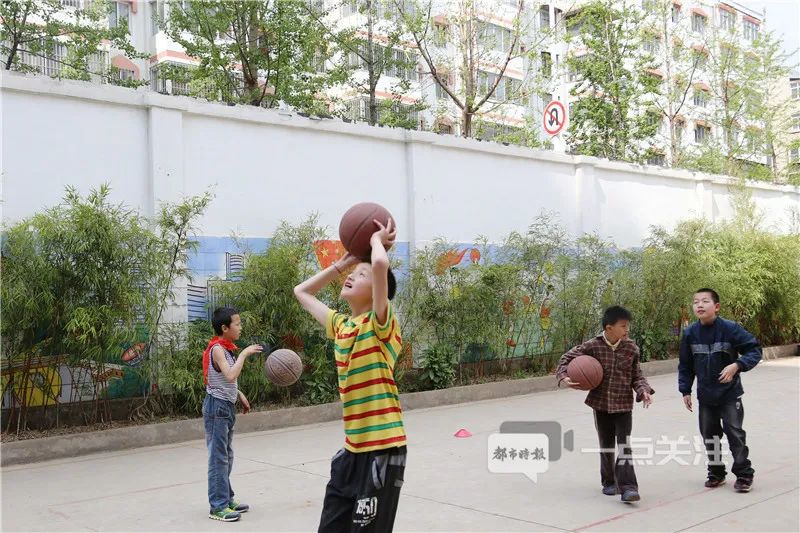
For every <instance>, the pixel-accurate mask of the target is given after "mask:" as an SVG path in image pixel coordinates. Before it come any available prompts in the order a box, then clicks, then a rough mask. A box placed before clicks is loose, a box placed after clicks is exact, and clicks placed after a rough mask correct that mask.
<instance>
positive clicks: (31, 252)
mask: <svg viewBox="0 0 800 533" xmlns="http://www.w3.org/2000/svg"><path fill="white" fill-rule="evenodd" d="M109 195H110V189H109V187H108V186H102V187H100V188H99V189H98V190H94V191H92V192H90V193H89V194H88V195H87V196H86V197H82V196H80V195H79V194H78V192H77V191H76V190H75V189H73V188H68V189H67V192H66V195H65V198H64V202H63V203H62V204H60V205H58V206H55V207H52V208H49V209H47V210H45V211H43V212H41V213H37V214H36V215H34V216H32V217H30V218H28V219H26V220H22V221H20V222H18V223H16V224H14V225H12V226H10V227H8V228H7V231H6V232H5V236H4V242H3V250H2V253H3V256H2V261H3V284H2V302H3V321H2V325H1V326H2V329H1V330H0V333H2V353H3V362H4V366H5V365H6V364H9V365H10V366H12V367H14V368H16V369H18V372H17V376H16V377H15V382H16V383H19V384H22V391H21V393H20V394H18V398H20V399H21V404H22V405H21V407H22V411H21V415H22V416H21V419H22V421H21V425H19V424H18V429H22V428H23V427H24V424H25V420H24V417H25V414H24V413H25V412H26V408H27V406H28V401H27V400H28V398H29V395H30V391H26V390H25V389H26V387H27V386H28V384H29V383H31V380H30V379H29V376H30V372H31V368H32V367H34V368H35V367H36V366H50V368H53V367H55V368H58V367H59V366H61V365H62V364H64V365H66V366H67V367H74V366H88V367H90V368H92V369H93V372H96V373H97V374H98V375H102V374H103V373H104V372H105V370H106V368H107V367H106V365H107V363H108V362H109V360H110V358H113V357H116V356H117V354H120V353H121V352H122V350H123V347H124V346H125V345H127V344H136V343H145V342H147V341H148V339H147V338H143V337H150V338H154V337H155V336H156V329H157V328H158V323H159V321H160V317H161V312H162V310H163V309H164V306H165V305H167V304H168V303H169V302H170V301H171V300H172V286H171V283H172V282H173V281H174V280H175V278H176V276H179V275H182V274H184V273H185V272H186V271H185V267H183V266H181V265H182V263H184V262H185V258H186V253H187V250H189V249H190V248H191V242H190V241H189V240H188V238H187V235H188V230H189V228H191V223H192V221H193V220H195V219H196V218H197V217H198V216H200V214H201V213H202V212H203V210H204V209H205V206H206V205H207V203H208V201H209V198H208V197H207V196H205V197H201V198H199V199H189V200H187V201H186V202H185V203H183V204H178V205H170V206H165V207H164V209H163V210H162V212H161V214H160V217H159V219H158V224H157V229H158V230H159V233H158V234H156V232H154V231H153V229H152V226H151V222H150V221H149V220H147V219H145V218H144V217H143V216H142V215H141V214H140V213H138V212H136V211H134V210H132V209H130V208H129V207H127V206H125V205H121V204H113V203H111V202H110V201H109ZM146 355H147V353H145V356H146ZM56 374H57V372H56ZM42 385H45V386H44V388H43V389H42V390H44V391H47V390H50V389H52V387H51V386H50V385H49V384H42ZM78 388H79V387H77V386H76V387H74V388H73V394H77V393H76V391H77V390H78ZM101 393H102V391H100V390H95V391H94V395H93V399H94V400H96V401H97V402H99V400H101V399H104V398H103V397H102V394H101ZM59 395H60V392H59ZM57 398H58V395H56V396H55V397H50V398H48V400H46V401H45V402H44V405H45V406H47V405H53V404H57V403H58V402H57ZM72 399H73V400H80V399H82V398H81V397H80V396H78V397H73V398H72ZM97 407H98V410H99V408H100V405H99V403H98V405H97ZM100 414H102V415H103V416H104V418H105V417H108V416H109V412H108V411H107V410H106V412H105V413H100Z"/></svg>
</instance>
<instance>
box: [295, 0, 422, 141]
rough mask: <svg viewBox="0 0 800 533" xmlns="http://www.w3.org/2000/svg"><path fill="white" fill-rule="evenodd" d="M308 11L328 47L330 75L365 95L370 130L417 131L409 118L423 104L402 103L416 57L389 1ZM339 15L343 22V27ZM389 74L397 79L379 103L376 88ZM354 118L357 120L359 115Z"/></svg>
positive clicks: (351, 0) (354, 0) (364, 0)
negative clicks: (395, 128) (377, 127)
mask: <svg viewBox="0 0 800 533" xmlns="http://www.w3.org/2000/svg"><path fill="white" fill-rule="evenodd" d="M308 9H309V12H310V13H311V15H312V17H314V18H315V20H316V21H317V23H318V24H319V25H320V27H321V28H322V30H323V32H324V34H325V37H326V39H327V40H328V41H329V42H330V44H331V46H330V48H329V50H330V54H329V56H330V57H331V59H332V64H333V67H332V72H336V73H337V77H339V78H343V81H344V83H343V85H344V86H345V87H348V88H349V89H350V90H351V91H354V92H355V93H356V94H359V95H365V96H366V113H365V114H364V119H365V120H366V121H367V122H368V123H369V124H371V125H373V126H374V125H377V124H379V123H380V124H386V125H390V126H398V127H405V128H416V127H417V126H418V124H417V121H416V120H413V118H412V117H413V115H414V114H415V112H418V111H420V110H421V109H422V108H423V106H422V105H421V103H420V102H418V103H416V104H411V105H406V104H403V103H402V101H403V97H404V96H405V95H406V94H407V93H408V91H409V90H410V89H411V84H412V82H415V81H416V80H417V61H418V58H417V54H416V53H414V52H413V51H412V50H409V49H408V46H407V44H406V43H404V42H403V39H402V30H401V26H400V24H398V21H399V13H398V12H397V10H396V9H395V6H394V3H393V1H392V0H341V1H340V2H337V3H335V4H330V5H329V7H328V9H327V10H324V9H320V8H319V7H318V6H317V5H315V4H314V3H310V4H309V5H308ZM334 13H339V14H341V15H342V16H341V17H340V16H335V15H334ZM343 17H344V18H347V20H346V22H344V24H343V23H342V18H343ZM387 76H393V77H395V78H398V79H399V81H398V82H397V83H395V84H393V85H392V86H391V87H389V92H390V93H391V96H390V97H388V98H383V99H382V98H379V95H378V86H379V83H380V82H381V80H382V79H384V78H385V77H387ZM351 91H348V93H350V92H351ZM345 97H346V98H347V97H349V94H347V95H345ZM356 103H358V100H356ZM354 115H355V118H360V117H361V114H360V113H354ZM346 118H353V117H352V116H347V117H346Z"/></svg>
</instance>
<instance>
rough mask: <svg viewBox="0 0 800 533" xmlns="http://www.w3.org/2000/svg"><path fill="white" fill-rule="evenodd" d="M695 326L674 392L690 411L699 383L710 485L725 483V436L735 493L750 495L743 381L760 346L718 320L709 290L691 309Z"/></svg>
mask: <svg viewBox="0 0 800 533" xmlns="http://www.w3.org/2000/svg"><path fill="white" fill-rule="evenodd" d="M692 307H693V309H694V314H695V316H696V317H697V318H698V321H697V322H695V323H693V324H692V325H690V326H689V327H687V328H686V329H685V330H684V332H683V338H682V339H681V355H680V362H679V364H678V389H679V390H680V392H681V394H683V403H684V404H685V405H686V408H687V409H688V410H689V411H691V410H692V383H693V382H694V378H695V376H696V377H697V401H698V403H699V404H700V405H699V411H700V433H701V434H702V435H703V440H704V441H705V444H706V450H707V452H708V480H707V481H706V487H709V488H713V487H718V486H720V485H722V484H723V483H724V482H725V475H726V474H725V463H724V462H723V461H722V457H721V455H722V452H721V447H720V439H721V438H722V435H723V433H724V434H725V435H726V436H727V437H728V444H729V446H730V449H731V455H732V456H733V466H732V467H731V472H733V475H735V476H736V484H735V485H734V487H733V488H734V489H735V490H736V491H738V492H749V491H750V489H751V487H752V485H753V473H754V472H755V471H754V470H753V467H752V466H751V464H750V460H749V459H748V458H747V455H748V453H749V450H748V449H747V444H746V443H745V431H744V429H742V420H743V419H744V406H743V405H742V395H743V394H744V389H743V388H742V379H741V376H740V375H739V373H740V372H747V371H748V370H750V369H751V368H753V367H754V366H756V365H757V364H758V362H759V361H760V360H761V346H760V345H759V343H758V341H757V340H756V338H755V337H754V336H753V335H752V334H751V333H750V332H748V331H747V330H746V329H744V328H743V327H742V326H740V325H739V324H737V323H736V322H733V321H732V320H725V319H724V318H720V317H718V316H717V313H719V308H720V305H719V295H718V294H717V292H716V291H714V290H713V289H700V290H698V291H697V292H696V293H695V295H694V302H693V305H692Z"/></svg>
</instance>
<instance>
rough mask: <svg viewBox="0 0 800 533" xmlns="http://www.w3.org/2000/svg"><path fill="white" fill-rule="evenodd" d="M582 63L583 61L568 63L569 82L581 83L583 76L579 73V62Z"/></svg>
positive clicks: (576, 60) (577, 60)
mask: <svg viewBox="0 0 800 533" xmlns="http://www.w3.org/2000/svg"><path fill="white" fill-rule="evenodd" d="M579 61H581V59H575V60H574V61H570V62H569V63H567V65H568V68H569V70H568V71H567V81H569V82H570V83H571V82H576V81H580V79H581V74H580V72H578V65H577V64H576V63H577V62H579Z"/></svg>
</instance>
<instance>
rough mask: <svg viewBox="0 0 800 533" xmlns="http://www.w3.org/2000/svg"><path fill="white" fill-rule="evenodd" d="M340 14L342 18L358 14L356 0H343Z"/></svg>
mask: <svg viewBox="0 0 800 533" xmlns="http://www.w3.org/2000/svg"><path fill="white" fill-rule="evenodd" d="M341 10H342V11H341V12H342V16H343V17H349V16H350V15H355V14H356V13H358V2H357V1H356V0H344V2H342V7H341Z"/></svg>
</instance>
